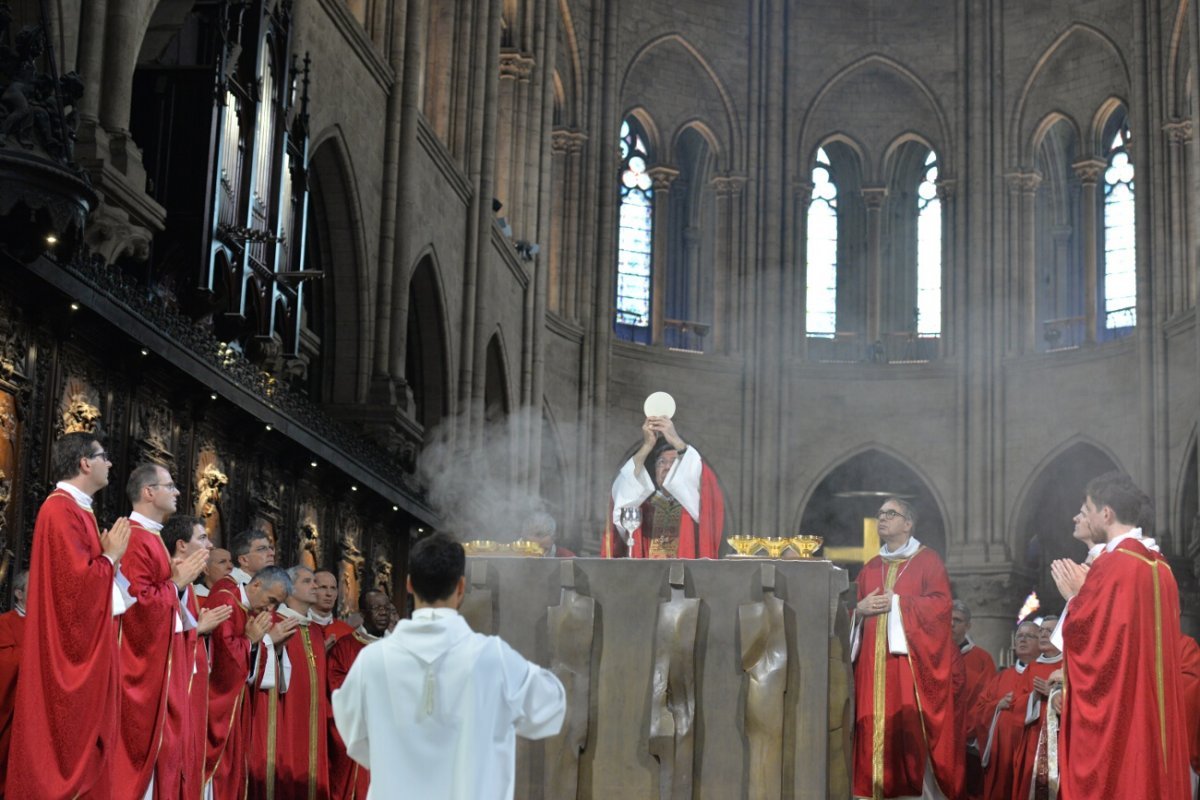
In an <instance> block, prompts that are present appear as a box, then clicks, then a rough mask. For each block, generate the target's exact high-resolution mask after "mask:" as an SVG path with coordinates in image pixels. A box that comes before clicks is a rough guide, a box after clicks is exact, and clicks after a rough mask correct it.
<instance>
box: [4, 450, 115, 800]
mask: <svg viewBox="0 0 1200 800" xmlns="http://www.w3.org/2000/svg"><path fill="white" fill-rule="evenodd" d="M111 468H112V462H111V461H110V460H109V457H108V453H106V452H105V450H104V446H103V445H102V444H101V442H100V440H99V439H97V438H96V435H95V434H93V433H68V434H66V435H64V436H62V437H61V438H60V439H58V441H56V442H55V443H54V447H53V450H52V452H51V471H52V477H53V478H54V479H55V480H57V481H58V483H57V484H56V485H55V488H54V491H53V492H51V493H50V496H49V497H48V498H46V501H45V502H44V503H42V507H41V508H40V509H39V510H38V515H37V522H36V524H35V525H34V529H33V555H32V558H31V560H30V565H29V585H30V588H31V590H32V591H30V592H29V597H28V603H27V605H26V612H27V615H26V626H25V640H24V653H23V654H22V656H21V671H20V679H19V680H18V682H17V698H16V710H15V712H14V714H13V738H12V750H11V751H10V753H9V771H8V782H7V789H6V793H7V795H8V796H9V797H79V796H81V795H87V794H88V793H89V792H90V791H91V790H92V789H95V788H99V789H101V790H102V792H103V793H104V794H105V795H107V791H108V787H110V786H111V785H112V775H113V751H114V750H115V749H116V747H117V721H118V718H119V713H118V712H119V705H120V701H119V681H120V669H119V668H118V662H119V655H118V645H117V632H118V630H119V626H118V624H117V617H118V615H120V614H123V613H124V612H125V610H126V608H128V606H129V605H131V604H132V598H130V597H129V595H128V593H127V592H125V591H124V587H127V586H128V582H127V581H125V578H124V576H123V575H121V572H120V565H121V558H122V557H123V556H124V555H125V549H126V548H127V547H128V545H129V520H127V519H125V518H124V517H122V518H120V519H118V520H117V521H116V522H115V523H113V526H112V528H110V529H109V530H107V531H104V532H101V531H100V527H99V525H97V523H96V515H95V513H93V511H92V497H93V495H95V494H96V492H98V491H100V490H101V489H103V488H104V487H105V486H107V485H108V472H109V470H110V469H111Z"/></svg>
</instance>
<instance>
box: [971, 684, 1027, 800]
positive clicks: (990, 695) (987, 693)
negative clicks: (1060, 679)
mask: <svg viewBox="0 0 1200 800" xmlns="http://www.w3.org/2000/svg"><path fill="white" fill-rule="evenodd" d="M1032 689H1033V673H1032V668H1031V667H1026V669H1025V671H1024V672H1017V668H1016V667H1009V668H1008V669H1005V670H1003V671H1001V672H1000V673H999V674H997V675H995V676H994V677H993V678H992V680H991V681H990V682H989V683H988V686H987V688H986V689H984V690H983V692H981V693H980V695H979V699H978V700H977V701H976V703H975V707H974V709H973V711H972V713H971V723H970V733H971V734H973V735H974V736H975V739H976V741H977V742H979V752H980V755H981V756H982V754H983V752H984V750H985V749H986V748H987V747H988V736H989V734H990V736H991V750H990V751H988V763H987V766H985V767H984V768H983V796H984V797H987V798H992V797H996V798H1003V799H1004V800H1008V798H1010V797H1012V791H1013V764H1014V762H1015V760H1016V758H1017V755H1018V753H1019V751H1020V747H1021V735H1022V734H1023V733H1024V731H1025V708H1026V705H1027V704H1028V702H1029V693H1030V691H1032ZM1009 692H1012V695H1013V699H1012V705H1011V706H1009V707H1008V708H1006V709H1004V710H1003V711H1001V712H1000V713H999V715H997V714H996V707H997V704H998V703H999V702H1000V700H1001V698H1003V697H1004V695H1006V694H1008V693H1009ZM993 720H995V726H994V727H993V725H992V721H993Z"/></svg>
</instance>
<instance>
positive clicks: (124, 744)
mask: <svg viewBox="0 0 1200 800" xmlns="http://www.w3.org/2000/svg"><path fill="white" fill-rule="evenodd" d="M129 527H130V529H131V533H130V536H129V548H128V549H127V550H126V551H125V555H124V556H123V557H122V558H121V572H123V573H124V574H125V577H126V578H127V579H128V580H129V594H130V595H132V596H133V597H135V598H136V599H137V602H136V603H135V604H134V605H133V607H132V608H130V609H129V610H128V611H126V612H125V614H124V615H122V616H121V617H120V631H121V632H120V643H121V738H120V740H119V744H118V747H117V750H116V754H115V763H114V765H113V770H114V772H113V780H114V781H115V785H116V786H120V787H122V791H124V790H125V788H126V787H127V788H128V790H129V795H130V796H131V797H137V798H141V797H142V795H144V794H145V793H146V787H148V786H149V785H150V779H151V778H152V777H153V776H154V768H155V763H156V761H157V759H158V756H159V753H160V752H162V753H163V754H164V759H163V762H164V766H165V767H166V769H167V774H166V775H164V776H163V779H164V780H165V783H166V784H167V786H168V787H170V786H178V783H179V768H180V763H179V741H178V736H179V733H180V731H179V727H178V726H175V727H174V728H173V729H171V730H169V731H168V728H167V727H166V726H165V722H166V717H167V691H168V687H169V684H170V680H169V678H170V675H171V671H172V667H173V665H175V661H176V658H177V656H178V654H177V653H176V650H177V649H178V648H177V646H176V644H177V642H176V640H177V639H178V640H179V644H182V636H177V635H176V633H175V614H176V612H177V610H178V608H179V589H178V588H177V587H176V586H175V584H174V582H172V581H171V561H170V558H169V557H168V556H167V548H166V546H165V545H163V542H162V539H161V538H160V537H159V536H158V534H156V533H154V532H153V531H150V530H148V529H146V528H145V527H143V526H142V525H140V524H138V523H137V522H134V521H132V520H131V521H130V523H129ZM167 733H170V737H173V738H169V737H167V736H166V734H167ZM166 796H168V797H169V796H178V792H177V791H176V794H175V795H171V794H170V793H168V794H167V795H166Z"/></svg>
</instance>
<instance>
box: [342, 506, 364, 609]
mask: <svg viewBox="0 0 1200 800" xmlns="http://www.w3.org/2000/svg"><path fill="white" fill-rule="evenodd" d="M361 545H362V522H360V521H359V518H358V515H357V514H356V513H355V512H354V511H353V510H352V509H350V508H343V509H342V525H341V536H340V537H339V538H338V549H339V550H340V553H339V557H338V616H339V617H346V616H348V615H349V614H357V613H358V595H359V593H360V592H361V591H362V577H363V567H364V565H365V563H366V558H365V557H364V556H363V553H362V547H361Z"/></svg>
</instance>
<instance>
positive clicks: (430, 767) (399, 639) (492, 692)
mask: <svg viewBox="0 0 1200 800" xmlns="http://www.w3.org/2000/svg"><path fill="white" fill-rule="evenodd" d="M465 567H466V556H465V554H464V552H463V548H462V545H460V544H459V543H458V542H456V541H454V540H453V539H451V538H450V537H448V536H445V535H443V534H435V535H433V536H430V537H429V538H427V539H423V540H422V541H420V542H418V543H417V544H416V545H415V546H414V547H413V549H412V552H411V553H410V555H409V576H408V590H409V591H410V592H412V594H413V599H414V608H415V610H414V611H413V615H412V619H408V620H401V621H400V623H399V624H398V625H397V626H396V629H395V630H394V631H393V632H392V633H391V634H390V635H388V636H387V637H385V638H383V639H381V640H379V641H377V642H372V643H371V644H369V645H367V646H366V647H365V648H363V650H362V652H361V653H360V654H359V656H358V658H357V660H355V662H354V666H353V667H352V668H351V669H350V673H349V674H348V675H347V676H346V681H345V683H343V684H342V688H340V689H338V690H337V691H336V692H334V693H333V716H334V721H335V723H336V725H337V729H338V732H339V733H340V734H341V736H342V740H343V741H344V742H345V744H346V752H347V753H348V754H349V755H350V757H351V758H353V759H354V760H355V761H357V762H358V763H360V764H362V765H363V766H364V767H366V768H367V769H369V770H371V789H370V792H369V793H368V795H367V798H368V800H372V799H374V800H382V799H383V798H389V799H390V798H398V797H428V798H438V800H491V799H492V798H495V799H496V800H511V798H512V797H513V793H514V790H515V771H516V737H517V736H523V737H525V738H526V739H542V738H545V737H547V736H554V735H555V734H557V733H558V732H559V730H560V729H561V728H562V723H563V718H564V716H565V715H566V709H567V699H566V692H565V691H564V690H563V686H562V683H560V682H559V680H558V678H556V677H555V676H554V674H553V673H552V672H550V671H549V670H546V669H542V668H541V667H539V666H537V665H536V664H531V663H530V662H528V661H526V660H525V659H524V658H522V657H521V656H520V655H519V654H518V653H517V652H516V651H515V650H513V649H512V648H511V647H509V646H508V645H507V644H505V643H504V641H503V640H502V639H500V638H499V637H497V636H484V635H482V634H478V633H474V632H472V631H471V629H470V628H469V627H468V626H467V623H466V621H465V620H463V618H462V617H461V616H459V614H458V611H457V609H458V607H459V605H460V604H461V603H462V599H463V594H464V593H465V591H466V581H465V580H464V577H463V575H464V570H465Z"/></svg>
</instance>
